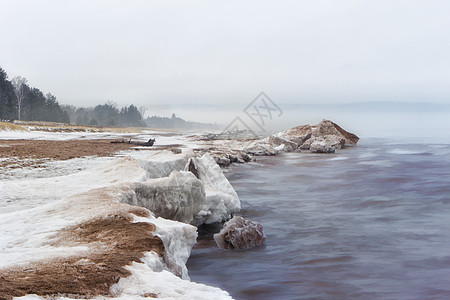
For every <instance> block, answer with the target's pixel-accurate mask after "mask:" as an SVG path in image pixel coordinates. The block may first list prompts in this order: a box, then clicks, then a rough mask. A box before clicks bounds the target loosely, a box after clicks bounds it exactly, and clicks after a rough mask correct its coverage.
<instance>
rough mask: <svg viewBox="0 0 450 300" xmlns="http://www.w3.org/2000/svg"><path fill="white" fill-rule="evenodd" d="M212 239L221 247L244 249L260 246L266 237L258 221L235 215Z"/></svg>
mask: <svg viewBox="0 0 450 300" xmlns="http://www.w3.org/2000/svg"><path fill="white" fill-rule="evenodd" d="M214 240H215V241H216V243H217V246H218V247H219V248H222V249H246V248H252V247H255V246H261V245H262V244H263V243H264V241H265V240H266V237H265V235H264V231H263V227H262V225H261V224H260V223H258V222H254V221H250V220H245V219H244V218H242V217H238V216H235V217H234V218H233V219H231V220H229V221H228V222H226V223H225V224H224V226H223V228H222V230H221V231H220V232H219V233H216V234H215V235H214Z"/></svg>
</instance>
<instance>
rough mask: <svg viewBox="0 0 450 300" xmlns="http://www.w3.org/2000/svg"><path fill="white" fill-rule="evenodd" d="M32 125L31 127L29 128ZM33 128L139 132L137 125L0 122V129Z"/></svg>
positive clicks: (35, 129)
mask: <svg viewBox="0 0 450 300" xmlns="http://www.w3.org/2000/svg"><path fill="white" fill-rule="evenodd" d="M29 127H33V128H29ZM28 129H29V130H33V131H50V132H89V131H93V132H113V133H141V132H142V131H141V129H142V128H139V127H102V126H86V125H76V124H65V123H56V122H44V121H17V120H16V121H14V123H6V122H0V130H28Z"/></svg>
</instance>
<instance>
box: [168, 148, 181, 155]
mask: <svg viewBox="0 0 450 300" xmlns="http://www.w3.org/2000/svg"><path fill="white" fill-rule="evenodd" d="M170 150H171V151H172V152H173V153H174V154H180V153H181V152H182V151H181V149H180V148H171V149H170Z"/></svg>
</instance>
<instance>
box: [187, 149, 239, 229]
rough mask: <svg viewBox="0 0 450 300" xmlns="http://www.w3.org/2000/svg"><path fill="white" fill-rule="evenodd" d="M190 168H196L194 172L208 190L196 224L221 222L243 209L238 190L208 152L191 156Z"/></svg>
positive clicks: (188, 164)
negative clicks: (197, 156) (200, 155)
mask: <svg viewBox="0 0 450 300" xmlns="http://www.w3.org/2000/svg"><path fill="white" fill-rule="evenodd" d="M189 169H191V170H194V169H195V170H196V171H194V172H197V174H198V178H199V179H200V180H201V181H202V182H203V184H204V187H205V192H206V199H205V202H204V204H203V205H202V206H201V208H200V211H199V212H198V214H197V215H196V219H195V221H194V224H197V225H199V224H203V223H206V224H211V223H215V222H221V221H223V220H226V219H228V218H229V217H230V216H231V214H232V213H235V212H238V211H239V210H240V209H241V202H240V200H239V197H238V195H237V193H236V191H235V190H234V188H233V186H232V185H231V184H230V182H229V181H228V179H227V178H226V177H225V175H223V172H222V170H221V169H220V167H219V165H218V164H217V163H216V162H215V160H214V159H213V158H212V157H211V156H210V155H209V154H208V153H206V154H204V155H203V156H202V157H200V158H194V157H193V158H191V159H190V161H189V163H187V164H186V170H189Z"/></svg>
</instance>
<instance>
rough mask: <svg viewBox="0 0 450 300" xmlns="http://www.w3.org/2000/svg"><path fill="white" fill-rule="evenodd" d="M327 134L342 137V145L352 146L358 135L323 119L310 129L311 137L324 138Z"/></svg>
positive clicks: (356, 141) (357, 139)
mask: <svg viewBox="0 0 450 300" xmlns="http://www.w3.org/2000/svg"><path fill="white" fill-rule="evenodd" d="M329 136H336V137H338V138H343V139H344V143H343V145H346V146H354V145H356V143H358V141H359V137H357V136H356V135H355V134H353V133H350V132H348V131H345V130H344V129H342V128H341V127H340V126H339V125H337V124H336V123H333V122H331V121H329V120H323V121H322V122H320V123H319V124H317V125H316V126H315V127H314V128H313V130H312V137H321V138H324V139H325V138H327V137H329Z"/></svg>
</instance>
